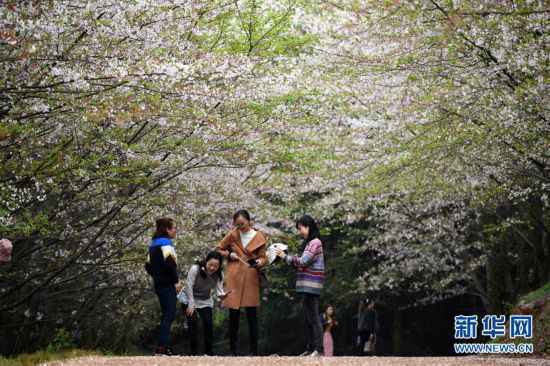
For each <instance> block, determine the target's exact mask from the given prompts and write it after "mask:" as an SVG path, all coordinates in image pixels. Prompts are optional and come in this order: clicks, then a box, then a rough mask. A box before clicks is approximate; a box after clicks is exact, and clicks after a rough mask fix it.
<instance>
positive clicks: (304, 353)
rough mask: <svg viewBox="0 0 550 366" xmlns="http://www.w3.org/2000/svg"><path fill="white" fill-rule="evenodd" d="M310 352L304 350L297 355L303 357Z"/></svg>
mask: <svg viewBox="0 0 550 366" xmlns="http://www.w3.org/2000/svg"><path fill="white" fill-rule="evenodd" d="M310 354H311V352H310V351H304V352H302V353H300V355H299V356H300V357H303V356H309V355H310Z"/></svg>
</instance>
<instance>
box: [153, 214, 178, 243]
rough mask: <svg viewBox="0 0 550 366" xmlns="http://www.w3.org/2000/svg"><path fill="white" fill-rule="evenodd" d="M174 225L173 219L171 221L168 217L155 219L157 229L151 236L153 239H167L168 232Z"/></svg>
mask: <svg viewBox="0 0 550 366" xmlns="http://www.w3.org/2000/svg"><path fill="white" fill-rule="evenodd" d="M175 224H176V222H175V221H174V219H171V218H169V217H161V218H160V219H157V221H156V226H157V227H156V229H155V233H154V234H153V239H156V238H161V237H168V236H169V235H168V230H170V229H171V228H173V227H174V225H175Z"/></svg>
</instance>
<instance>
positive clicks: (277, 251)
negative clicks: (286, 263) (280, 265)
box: [275, 248, 286, 259]
mask: <svg viewBox="0 0 550 366" xmlns="http://www.w3.org/2000/svg"><path fill="white" fill-rule="evenodd" d="M275 254H276V255H277V257H279V258H282V259H285V257H286V253H285V252H284V250H282V249H279V248H276V249H275Z"/></svg>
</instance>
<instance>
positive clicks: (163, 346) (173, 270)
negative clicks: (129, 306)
mask: <svg viewBox="0 0 550 366" xmlns="http://www.w3.org/2000/svg"><path fill="white" fill-rule="evenodd" d="M176 231H177V230H176V224H175V222H174V220H173V219H170V218H160V219H158V220H157V222H156V231H155V234H154V235H153V240H152V242H151V245H150V246H149V257H148V261H147V263H146V264H145V269H146V270H147V273H149V274H150V275H151V277H153V283H154V286H155V293H156V294H157V296H158V299H159V302H160V308H161V312H162V316H161V320H160V330H159V342H158V346H157V349H156V351H155V354H162V355H171V354H172V351H171V349H170V348H169V347H168V344H169V338H170V327H171V326H172V322H173V321H174V319H175V317H176V293H177V292H179V290H180V289H181V285H180V284H179V278H178V265H177V256H176V251H175V249H174V246H173V244H172V240H173V239H175V237H176Z"/></svg>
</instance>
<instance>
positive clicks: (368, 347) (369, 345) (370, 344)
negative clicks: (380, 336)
mask: <svg viewBox="0 0 550 366" xmlns="http://www.w3.org/2000/svg"><path fill="white" fill-rule="evenodd" d="M375 346H376V339H375V338H374V337H370V338H369V340H368V341H367V342H365V346H364V347H363V352H365V353H372V352H374V347H375Z"/></svg>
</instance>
